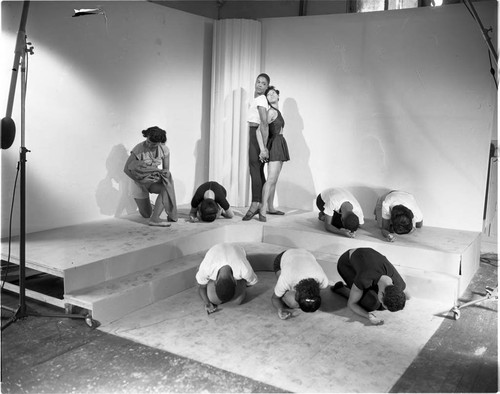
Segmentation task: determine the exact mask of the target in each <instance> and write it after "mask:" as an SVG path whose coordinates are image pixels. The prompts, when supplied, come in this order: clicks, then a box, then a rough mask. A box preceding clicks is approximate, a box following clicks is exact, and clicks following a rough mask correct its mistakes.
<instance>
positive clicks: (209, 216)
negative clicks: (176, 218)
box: [189, 181, 234, 222]
mask: <svg viewBox="0 0 500 394" xmlns="http://www.w3.org/2000/svg"><path fill="white" fill-rule="evenodd" d="M226 196H227V192H226V189H225V188H224V186H222V185H221V184H219V183H217V182H215V181H209V182H205V183H203V184H201V185H200V186H199V187H198V189H196V192H195V193H194V196H193V198H192V199H191V211H190V212H189V218H190V220H191V221H192V222H195V221H197V219H198V218H199V219H201V220H202V221H204V222H213V221H214V220H215V219H217V218H218V217H220V215H222V216H224V217H225V218H228V219H230V218H232V217H233V215H234V214H233V211H232V210H231V207H230V206H229V202H228V201H227V199H226Z"/></svg>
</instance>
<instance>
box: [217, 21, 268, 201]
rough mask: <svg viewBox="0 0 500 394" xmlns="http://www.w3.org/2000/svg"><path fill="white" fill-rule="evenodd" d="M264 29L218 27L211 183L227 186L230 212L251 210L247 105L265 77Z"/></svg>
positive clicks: (236, 24)
mask: <svg viewBox="0 0 500 394" xmlns="http://www.w3.org/2000/svg"><path fill="white" fill-rule="evenodd" d="M260 68H261V24H260V22H258V21H254V20H246V19H224V20H220V21H216V22H215V28H214V42H213V59H212V97H211V108H210V152H209V170H208V174H209V178H210V180H213V181H217V182H219V183H220V184H221V185H223V186H224V187H225V188H226V190H227V199H228V201H229V203H230V204H231V205H232V206H240V207H243V206H247V205H249V200H250V198H249V194H250V192H249V190H250V188H249V182H250V175H249V169H248V137H249V136H248V126H247V122H246V113H247V109H248V102H249V100H250V99H253V93H254V83H255V79H256V78H257V75H258V74H260V73H261V72H262V71H261V69H260Z"/></svg>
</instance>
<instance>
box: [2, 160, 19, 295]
mask: <svg viewBox="0 0 500 394" xmlns="http://www.w3.org/2000/svg"><path fill="white" fill-rule="evenodd" d="M19 165H20V162H17V171H16V178H15V180H14V189H13V191H12V204H11V206H10V217H9V248H8V250H9V252H8V254H7V265H6V266H5V273H4V275H3V279H2V286H1V288H0V289H1V290H3V288H4V285H5V282H6V281H7V274H8V272H9V266H10V264H11V263H10V250H11V245H12V214H13V212H14V201H15V197H16V186H17V178H18V177H19Z"/></svg>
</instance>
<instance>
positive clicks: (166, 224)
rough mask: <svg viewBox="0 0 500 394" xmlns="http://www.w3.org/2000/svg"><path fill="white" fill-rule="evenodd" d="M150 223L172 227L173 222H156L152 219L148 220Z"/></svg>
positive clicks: (151, 224)
mask: <svg viewBox="0 0 500 394" xmlns="http://www.w3.org/2000/svg"><path fill="white" fill-rule="evenodd" d="M148 225H150V226H156V227H170V226H171V224H170V223H166V222H155V221H154V220H150V221H149V222H148Z"/></svg>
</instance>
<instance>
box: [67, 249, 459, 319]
mask: <svg viewBox="0 0 500 394" xmlns="http://www.w3.org/2000/svg"><path fill="white" fill-rule="evenodd" d="M238 244H240V245H241V246H243V247H244V249H245V251H246V253H247V258H248V260H249V262H250V264H251V265H252V267H253V269H254V270H255V271H256V272H257V275H258V273H259V272H262V271H273V262H274V259H275V257H276V255H277V254H278V253H281V252H282V251H284V250H286V249H288V248H284V247H282V246H278V245H273V244H266V243H262V242H238ZM313 254H315V253H313ZM204 255H205V251H202V252H198V253H195V254H191V255H187V256H183V257H180V258H178V259H174V260H170V261H167V262H165V263H163V264H160V265H157V266H155V267H150V268H147V269H144V270H142V271H139V272H136V273H132V274H129V275H126V276H123V277H121V278H116V279H113V280H110V281H107V282H105V283H101V284H99V285H96V286H92V287H88V288H85V289H81V290H78V291H75V292H73V293H71V294H66V295H65V300H66V302H67V303H69V304H71V305H75V306H78V307H81V308H84V309H87V310H89V311H91V312H92V316H93V318H94V319H95V320H98V321H100V322H101V323H109V322H112V321H114V320H116V319H119V318H121V317H123V316H125V315H127V314H129V313H131V312H133V311H136V310H138V309H141V308H143V307H145V306H147V305H151V304H153V303H155V302H158V301H160V300H162V299H165V298H168V297H170V296H173V295H175V294H177V293H180V292H182V291H184V290H186V289H189V288H191V287H193V286H196V280H195V274H196V271H197V269H198V266H199V264H200V263H201V261H202V260H203V257H204ZM315 255H316V258H317V260H318V262H319V263H320V265H321V266H322V267H323V269H324V270H325V273H327V276H328V278H329V280H330V284H331V285H333V284H334V283H335V282H337V281H339V280H342V279H341V277H340V275H339V274H338V272H337V258H335V257H334V256H328V255H326V254H325V253H320V254H315ZM400 272H401V274H402V275H403V276H404V278H405V280H406V282H407V285H408V289H409V291H410V293H411V294H412V296H414V297H416V298H424V299H433V300H436V301H437V302H440V303H448V304H450V305H452V304H453V302H454V300H455V299H456V297H457V295H456V289H457V282H458V278H457V277H452V276H449V275H446V274H441V273H435V272H425V271H420V270H415V269H400Z"/></svg>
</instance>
